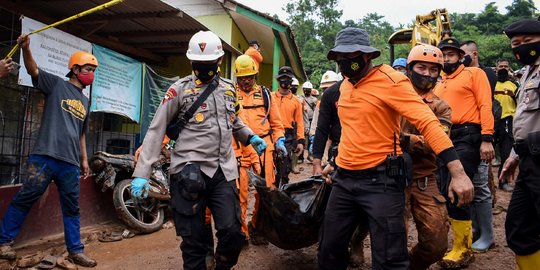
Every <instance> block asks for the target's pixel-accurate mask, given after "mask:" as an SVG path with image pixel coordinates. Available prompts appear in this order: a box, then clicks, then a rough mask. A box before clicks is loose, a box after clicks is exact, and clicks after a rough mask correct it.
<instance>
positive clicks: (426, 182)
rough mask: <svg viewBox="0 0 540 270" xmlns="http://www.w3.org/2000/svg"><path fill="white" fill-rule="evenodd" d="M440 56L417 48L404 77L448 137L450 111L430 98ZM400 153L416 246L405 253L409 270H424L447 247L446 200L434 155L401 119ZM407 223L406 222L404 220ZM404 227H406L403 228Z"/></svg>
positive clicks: (434, 49) (427, 47) (432, 48)
mask: <svg viewBox="0 0 540 270" xmlns="http://www.w3.org/2000/svg"><path fill="white" fill-rule="evenodd" d="M443 63H444V61H443V54H442V52H441V50H440V49H438V48H437V47H435V46H431V45H423V44H422V45H417V46H416V47H414V48H412V50H411V52H410V53H409V56H408V57H407V64H406V75H407V77H409V79H411V82H412V85H413V87H414V90H415V91H416V93H418V95H419V96H420V97H421V98H422V100H423V101H424V102H425V103H426V104H427V105H428V106H429V108H430V109H431V110H432V111H433V113H434V114H435V116H436V117H437V119H439V121H440V123H441V125H442V128H443V130H444V132H446V133H447V134H448V135H449V133H450V127H451V126H452V119H451V116H452V110H451V109H450V106H449V105H448V103H446V102H445V101H444V100H442V99H440V98H439V97H437V96H436V95H435V94H433V91H432V89H433V87H435V85H436V84H437V79H438V77H439V74H440V72H441V69H442V66H443ZM400 145H401V147H402V149H403V150H404V151H406V152H408V153H409V154H410V155H411V159H412V162H413V179H412V182H411V183H410V185H409V187H407V189H405V194H406V196H407V206H406V207H407V210H408V212H409V211H410V213H411V214H412V217H413V219H414V223H415V225H416V230H417V231H418V243H417V244H416V245H415V246H413V248H412V249H411V250H410V252H409V260H410V266H409V268H410V269H411V270H420V269H422V270H425V269H428V268H429V266H430V265H432V264H433V263H436V262H437V261H439V260H440V259H442V257H443V256H444V253H445V252H446V248H447V247H448V221H447V220H448V212H447V211H446V204H445V202H446V200H445V198H444V197H443V196H442V195H441V194H440V192H439V188H438V186H437V179H436V177H435V175H436V174H437V155H436V154H435V152H433V150H432V149H431V147H430V146H429V144H427V143H425V139H424V136H422V135H421V134H420V132H418V130H417V129H416V127H414V126H413V125H412V124H411V123H410V122H409V121H407V120H405V119H402V122H401V143H400ZM407 221H408V219H407ZM407 227H408V226H407Z"/></svg>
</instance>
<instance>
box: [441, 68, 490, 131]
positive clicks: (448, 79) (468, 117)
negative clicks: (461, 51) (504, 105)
mask: <svg viewBox="0 0 540 270" xmlns="http://www.w3.org/2000/svg"><path fill="white" fill-rule="evenodd" d="M434 92H435V95H437V96H439V97H440V98H442V99H443V100H444V101H446V102H447V103H448V105H450V108H452V124H454V125H456V124H465V123H473V124H480V125H481V126H482V134H483V135H492V134H493V131H494V129H493V124H494V119H493V112H492V109H491V108H492V101H491V87H490V85H489V81H488V78H487V76H486V73H485V72H484V71H483V70H481V69H479V68H476V67H464V66H463V65H461V66H459V68H458V69H457V70H456V71H454V73H452V74H450V75H443V81H442V82H441V83H438V84H437V85H436V86H435V89H434Z"/></svg>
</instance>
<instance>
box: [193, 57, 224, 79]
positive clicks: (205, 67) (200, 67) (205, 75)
mask: <svg viewBox="0 0 540 270" xmlns="http://www.w3.org/2000/svg"><path fill="white" fill-rule="evenodd" d="M191 68H192V69H193V73H195V76H197V79H199V80H201V82H203V83H207V82H210V81H211V80H212V79H213V78H214V76H215V75H216V74H217V70H218V64H217V62H216V63H196V62H193V63H191Z"/></svg>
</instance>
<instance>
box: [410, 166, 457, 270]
mask: <svg viewBox="0 0 540 270" xmlns="http://www.w3.org/2000/svg"><path fill="white" fill-rule="evenodd" d="M405 195H406V196H407V205H406V208H407V211H410V213H411V214H412V217H413V220H414V223H415V225H416V230H417V231H418V243H417V244H416V245H415V246H414V247H413V248H412V249H411V250H410V251H409V260H410V266H409V269H411V270H416V269H428V268H429V266H430V265H432V264H433V263H435V262H437V261H439V260H440V259H442V257H443V256H444V253H445V252H446V249H447V248H448V238H447V235H448V212H447V211H446V204H445V202H446V200H445V198H444V197H443V196H442V195H441V194H440V193H439V188H438V187H437V182H436V179H435V175H431V176H429V177H423V178H417V179H414V180H413V181H412V183H410V185H409V186H408V187H407V188H406V189H405ZM406 221H408V218H407V219H406ZM407 227H408V226H407Z"/></svg>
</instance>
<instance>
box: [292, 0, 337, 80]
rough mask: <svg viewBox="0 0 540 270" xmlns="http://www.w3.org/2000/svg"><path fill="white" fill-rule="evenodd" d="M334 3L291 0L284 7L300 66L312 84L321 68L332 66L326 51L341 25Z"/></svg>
mask: <svg viewBox="0 0 540 270" xmlns="http://www.w3.org/2000/svg"><path fill="white" fill-rule="evenodd" d="M336 4H337V0H328V1H324V0H315V1H308V0H295V1H291V2H289V3H288V4H287V6H286V7H285V11H286V12H287V13H288V14H289V16H288V17H287V21H288V22H289V24H290V25H291V29H292V30H293V32H294V34H295V37H296V42H297V44H298V46H299V47H300V52H301V55H302V62H303V63H304V69H305V71H306V73H307V75H308V78H309V79H310V81H311V82H312V83H314V84H315V85H318V83H319V81H320V78H321V76H322V73H324V71H325V70H333V69H335V65H334V63H332V62H331V61H328V60H327V59H326V54H327V53H328V51H329V50H330V49H331V48H332V47H333V46H334V39H335V36H336V33H337V32H338V31H339V30H341V28H342V25H341V22H340V21H339V19H340V18H341V15H342V14H343V12H342V11H341V10H336V9H334V7H335V6H336ZM313 18H317V19H313Z"/></svg>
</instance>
